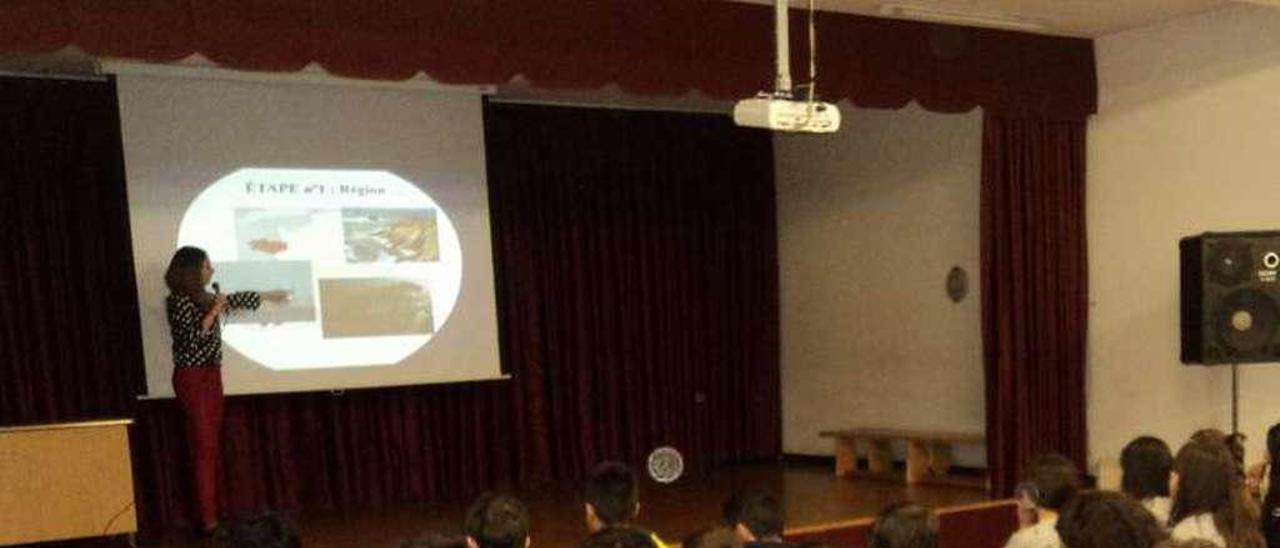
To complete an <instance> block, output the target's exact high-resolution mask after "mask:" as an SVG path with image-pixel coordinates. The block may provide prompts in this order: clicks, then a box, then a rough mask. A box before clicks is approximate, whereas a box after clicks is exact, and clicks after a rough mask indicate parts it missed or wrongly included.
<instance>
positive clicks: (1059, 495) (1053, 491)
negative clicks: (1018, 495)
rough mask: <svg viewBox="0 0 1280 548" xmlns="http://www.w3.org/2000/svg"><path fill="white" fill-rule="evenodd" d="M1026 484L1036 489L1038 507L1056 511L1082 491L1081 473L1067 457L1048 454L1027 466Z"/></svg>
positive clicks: (1035, 499)
mask: <svg viewBox="0 0 1280 548" xmlns="http://www.w3.org/2000/svg"><path fill="white" fill-rule="evenodd" d="M1024 484H1025V485H1028V486H1030V487H1034V500H1033V502H1035V504H1036V506H1038V507H1040V508H1044V509H1047V510H1055V511H1056V510H1059V509H1061V508H1062V505H1063V504H1066V503H1067V501H1068V500H1071V497H1073V496H1075V494H1076V491H1078V490H1079V489H1080V471H1079V470H1078V469H1077V468H1076V465H1075V464H1074V463H1072V462H1071V461H1070V460H1068V459H1067V458H1066V457H1064V456H1062V455H1059V454H1057V453H1046V454H1043V455H1040V456H1038V457H1036V458H1034V459H1031V462H1030V463H1028V464H1027V469H1026V477H1025V481H1024Z"/></svg>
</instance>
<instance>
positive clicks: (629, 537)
mask: <svg viewBox="0 0 1280 548" xmlns="http://www.w3.org/2000/svg"><path fill="white" fill-rule="evenodd" d="M582 548H654V544H653V539H652V538H651V537H650V536H649V535H648V534H647V533H645V532H644V531H641V530H639V529H633V528H631V527H626V526H619V527H606V528H604V529H601V530H599V531H597V532H595V533H593V534H592V535H591V536H590V537H587V540H585V541H583V543H582Z"/></svg>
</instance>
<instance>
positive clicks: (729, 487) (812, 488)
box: [140, 462, 989, 548]
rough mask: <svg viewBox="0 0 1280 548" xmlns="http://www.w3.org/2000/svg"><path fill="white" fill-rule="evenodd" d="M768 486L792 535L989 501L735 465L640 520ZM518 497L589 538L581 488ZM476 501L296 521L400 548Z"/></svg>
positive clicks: (960, 492) (556, 529)
mask: <svg viewBox="0 0 1280 548" xmlns="http://www.w3.org/2000/svg"><path fill="white" fill-rule="evenodd" d="M753 486H758V487H764V488H767V489H770V490H772V491H773V492H775V493H777V494H779V495H780V496H781V497H782V498H783V501H784V504H785V505H786V508H787V514H788V520H787V527H788V530H802V531H806V530H807V531H812V530H814V529H822V528H824V527H829V526H839V525H841V524H847V523H848V522H850V521H853V520H857V519H859V518H868V517H871V516H874V515H875V513H876V512H877V511H878V510H879V509H880V508H881V507H883V506H884V505H886V504H888V503H890V502H894V501H898V500H903V499H911V500H915V501H917V502H921V503H924V504H927V505H929V506H932V507H934V508H938V509H945V508H949V507H968V506H972V505H974V504H979V503H983V502H987V501H989V498H988V497H987V495H986V493H985V492H984V491H983V490H981V489H975V488H969V487H950V486H911V487H908V486H904V485H901V484H896V483H892V482H886V481H877V480H863V479H859V480H854V479H847V478H836V477H835V476H834V473H833V468H832V465H831V464H830V463H829V462H825V463H824V462H818V463H804V464H789V465H775V464H765V465H750V466H734V467H726V468H720V469H717V470H715V471H714V472H712V473H710V474H704V475H701V476H697V477H686V478H684V479H682V480H681V481H679V482H677V483H675V484H673V485H659V484H656V483H653V482H648V481H646V482H645V483H644V484H643V487H642V490H641V497H640V504H641V508H640V519H639V520H638V522H639V523H640V524H642V525H644V526H646V527H649V528H651V529H653V530H654V531H657V532H658V533H659V534H660V535H661V536H662V537H663V538H664V539H666V540H668V541H670V542H673V543H675V542H679V541H680V539H682V538H683V537H684V536H685V535H687V534H689V533H691V532H693V531H695V530H697V529H700V528H702V527H705V526H708V525H712V524H715V523H717V522H718V521H719V519H720V507H721V504H722V503H723V502H724V499H725V498H726V497H727V496H728V495H729V494H730V493H731V492H733V491H734V490H735V489H738V488H743V487H753ZM517 495H518V496H519V497H520V498H521V499H522V500H524V501H525V502H526V503H527V504H528V505H529V507H530V513H531V517H532V521H533V532H532V534H533V542H534V546H543V547H552V546H556V547H571V546H576V545H577V544H578V543H579V542H580V541H581V540H582V538H583V537H585V536H586V531H585V528H584V527H585V526H584V525H583V513H582V503H581V497H580V495H579V493H578V489H577V487H576V486H574V485H553V486H548V487H545V488H543V489H539V490H536V491H526V492H519V493H517ZM468 502H469V501H465V500H463V501H447V502H445V501H441V502H433V503H417V504H404V505H398V506H394V507H387V508H380V509H370V510H365V511H360V512H352V513H346V514H336V513H331V514H316V515H302V516H294V517H293V518H294V520H295V522H296V523H297V525H298V528H299V530H300V532H301V534H302V539H303V545H304V546H306V547H307V548H352V547H395V546H397V545H398V543H399V542H400V541H401V540H404V539H407V538H411V537H414V536H417V535H418V534H420V533H422V532H424V531H435V532H440V533H445V534H457V533H459V532H460V528H461V522H462V515H463V512H464V510H465V507H466V505H467V503H468ZM141 540H142V542H140V545H142V546H175V547H188V546H190V547H195V546H206V545H212V544H203V543H201V542H199V541H196V540H192V539H191V538H190V537H189V536H187V535H182V534H171V535H168V536H166V537H164V538H160V539H146V538H144V539H141Z"/></svg>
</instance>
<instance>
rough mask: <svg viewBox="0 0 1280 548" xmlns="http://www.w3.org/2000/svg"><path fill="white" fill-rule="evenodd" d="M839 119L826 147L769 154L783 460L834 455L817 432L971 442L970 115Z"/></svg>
mask: <svg viewBox="0 0 1280 548" xmlns="http://www.w3.org/2000/svg"><path fill="white" fill-rule="evenodd" d="M841 110H842V112H843V114H844V118H845V119H844V124H843V126H844V127H843V128H842V129H841V130H840V132H839V133H837V134H836V135H834V136H787V135H779V136H777V137H776V138H775V140H774V143H775V145H774V149H775V152H776V157H777V160H776V161H777V167H776V172H777V192H778V246H779V250H778V251H779V268H780V286H781V291H780V293H781V323H782V400H783V402H782V405H783V412H782V416H783V449H784V451H786V452H788V453H799V454H814V455H824V454H825V455H829V454H832V447H831V442H830V440H824V439H820V438H819V437H818V431H819V430H823V429H829V428H844V427H853V426H877V427H910V428H928V429H951V430H962V431H971V432H982V431H983V430H984V424H983V416H984V402H983V377H982V337H981V325H980V324H981V315H980V314H981V312H980V303H979V301H980V299H979V298H978V297H979V295H978V287H977V286H978V285H979V279H978V189H979V187H978V181H979V170H980V156H981V141H980V139H981V125H982V117H981V114H980V113H979V112H978V111H976V110H975V111H973V112H970V113H967V114H962V115H944V114H935V113H929V112H926V111H924V110H923V109H921V108H919V107H917V106H915V105H912V106H909V107H907V108H905V109H902V110H898V111H883V110H860V109H854V108H853V107H851V106H850V105H848V104H843V105H841ZM954 265H960V266H961V267H963V268H964V269H965V270H967V271H968V272H969V275H970V278H969V280H970V287H971V289H972V293H971V294H970V295H969V297H968V298H966V299H965V300H964V301H962V302H961V303H959V304H957V303H953V302H951V301H950V300H949V299H948V298H947V295H946V292H945V289H944V282H945V278H946V275H947V271H948V270H950V269H951V267H952V266H954ZM957 456H958V459H959V460H960V462H961V463H962V464H964V463H968V464H980V463H981V461H982V458H983V452H982V450H981V449H976V450H972V451H965V452H963V453H961V454H959V455H957Z"/></svg>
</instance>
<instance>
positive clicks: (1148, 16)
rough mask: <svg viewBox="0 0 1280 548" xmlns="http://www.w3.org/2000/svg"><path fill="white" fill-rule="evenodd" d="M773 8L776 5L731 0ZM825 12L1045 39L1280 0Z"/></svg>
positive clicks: (975, 2)
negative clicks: (893, 13)
mask: <svg viewBox="0 0 1280 548" xmlns="http://www.w3.org/2000/svg"><path fill="white" fill-rule="evenodd" d="M731 1H738V2H749V3H752V4H773V0H731ZM790 2H791V4H790V5H791V7H792V8H803V7H806V6H808V0H790ZM813 2H814V7H815V8H816V9H818V10H821V11H835V12H844V13H857V14H862V15H871V16H876V17H884V16H886V15H885V14H884V13H883V11H882V10H885V9H892V8H885V7H884V6H901V7H903V9H905V10H915V9H916V8H921V10H922V13H919V14H910V15H908V14H902V15H899V17H901V18H910V19H917V18H918V19H924V20H930V21H935V22H950V23H953V24H960V25H969V26H982V27H995V28H1001V27H1004V28H1013V29H1014V30H1023V31H1027V32H1035V33H1040V34H1054V35H1062V36H1080V37H1087V38H1096V37H1099V36H1103V35H1107V34H1111V33H1114V32H1119V31H1122V30H1128V29H1132V28H1137V27H1143V26H1147V25H1151V24H1155V23H1158V22H1160V21H1164V20H1167V19H1173V18H1175V17H1180V16H1183V15H1189V14H1192V13H1196V12H1201V11H1205V10H1210V9H1214V8H1218V7H1221V6H1226V5H1230V4H1234V3H1237V2H1246V3H1252V4H1265V5H1271V6H1276V7H1280V0H813Z"/></svg>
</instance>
